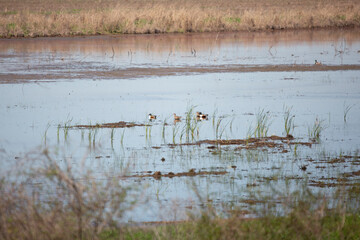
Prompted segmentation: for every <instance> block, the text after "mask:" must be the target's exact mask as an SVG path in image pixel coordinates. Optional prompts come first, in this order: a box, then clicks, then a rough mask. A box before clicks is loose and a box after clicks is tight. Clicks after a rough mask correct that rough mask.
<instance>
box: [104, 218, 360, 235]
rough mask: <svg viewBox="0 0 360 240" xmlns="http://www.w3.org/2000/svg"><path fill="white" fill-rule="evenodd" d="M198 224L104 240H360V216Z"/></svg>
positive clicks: (206, 220)
mask: <svg viewBox="0 0 360 240" xmlns="http://www.w3.org/2000/svg"><path fill="white" fill-rule="evenodd" d="M296 214H297V213H294V214H293V215H290V216H288V217H268V218H262V219H251V220H241V219H237V218H232V219H228V220H210V219H209V218H208V217H207V216H203V217H202V218H201V219H200V220H198V221H193V222H187V223H182V224H177V225H166V226H158V227H152V228H146V229H141V228H138V229H132V230H128V231H125V232H122V233H120V232H119V231H116V230H112V231H104V232H103V233H102V234H101V239H144V240H145V239H257V240H260V239H359V238H360V228H359V226H360V215H359V214H350V215H346V216H341V215H330V216H325V217H322V218H320V219H314V217H313V215H309V216H303V217H301V218H298V217H297V216H296Z"/></svg>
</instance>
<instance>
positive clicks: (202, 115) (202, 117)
mask: <svg viewBox="0 0 360 240" xmlns="http://www.w3.org/2000/svg"><path fill="white" fill-rule="evenodd" d="M208 116H209V115H208V114H201V115H200V116H199V117H200V119H201V120H208Z"/></svg>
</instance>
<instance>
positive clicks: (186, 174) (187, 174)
mask: <svg viewBox="0 0 360 240" xmlns="http://www.w3.org/2000/svg"><path fill="white" fill-rule="evenodd" d="M148 173H149V174H138V175H131V176H126V177H138V178H142V177H153V178H155V179H160V178H162V177H168V178H173V177H193V176H199V175H225V174H227V173H228V172H227V171H198V172H197V171H196V170H195V169H193V168H192V169H190V170H189V171H188V172H179V173H173V172H169V173H161V172H160V171H156V172H154V173H152V172H148Z"/></svg>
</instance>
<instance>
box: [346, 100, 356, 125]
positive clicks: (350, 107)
mask: <svg viewBox="0 0 360 240" xmlns="http://www.w3.org/2000/svg"><path fill="white" fill-rule="evenodd" d="M354 106H355V104H353V105H347V104H346V103H345V102H344V122H346V121H347V117H348V113H349V111H350V110H351V109H352V108H353V107H354Z"/></svg>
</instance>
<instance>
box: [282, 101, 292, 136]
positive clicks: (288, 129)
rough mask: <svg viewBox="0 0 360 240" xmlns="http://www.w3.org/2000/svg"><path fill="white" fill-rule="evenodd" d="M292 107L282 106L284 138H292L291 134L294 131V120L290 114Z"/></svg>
mask: <svg viewBox="0 0 360 240" xmlns="http://www.w3.org/2000/svg"><path fill="white" fill-rule="evenodd" d="M291 111H292V107H287V106H284V128H285V134H286V136H287V137H288V136H292V132H293V131H294V128H295V125H294V119H295V115H293V114H292V113H291Z"/></svg>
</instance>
